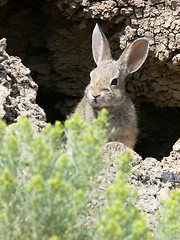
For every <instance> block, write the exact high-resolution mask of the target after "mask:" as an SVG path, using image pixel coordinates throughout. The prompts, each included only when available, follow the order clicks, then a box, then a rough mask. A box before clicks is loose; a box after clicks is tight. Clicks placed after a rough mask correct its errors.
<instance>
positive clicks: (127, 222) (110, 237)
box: [94, 151, 151, 240]
mask: <svg viewBox="0 0 180 240" xmlns="http://www.w3.org/2000/svg"><path fill="white" fill-rule="evenodd" d="M131 161H132V158H131V156H130V152H129V151H128V152H126V154H124V155H121V156H120V159H119V161H118V163H117V165H118V168H119V169H118V175H117V177H116V179H115V181H114V183H113V184H111V185H110V186H109V187H108V188H107V190H106V202H105V205H104V206H103V208H102V211H101V213H100V220H99V223H98V224H97V229H96V234H95V238H94V239H95V240H118V239H123V240H124V239H126V240H137V239H138V240H141V239H142V240H145V239H150V235H151V233H150V231H149V230H148V228H147V227H146V224H145V214H144V213H142V212H141V213H140V212H138V209H137V208H136V207H135V206H133V202H135V200H136V199H137V193H136V190H135V189H131V187H130V185H129V184H128V180H127V176H128V173H129V172H130V167H129V163H130V162H131Z"/></svg>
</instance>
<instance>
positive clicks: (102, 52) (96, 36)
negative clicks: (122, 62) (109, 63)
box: [92, 23, 112, 65]
mask: <svg viewBox="0 0 180 240" xmlns="http://www.w3.org/2000/svg"><path fill="white" fill-rule="evenodd" d="M92 52H93V58H94V61H95V63H96V64H97V65H99V64H100V63H101V62H102V61H104V60H111V59H112V57H111V49H110V46H109V43H108V40H107V38H106V37H105V35H104V33H103V32H102V31H101V29H100V28H99V25H98V24H97V23H96V26H95V28H94V30H93V34H92Z"/></svg>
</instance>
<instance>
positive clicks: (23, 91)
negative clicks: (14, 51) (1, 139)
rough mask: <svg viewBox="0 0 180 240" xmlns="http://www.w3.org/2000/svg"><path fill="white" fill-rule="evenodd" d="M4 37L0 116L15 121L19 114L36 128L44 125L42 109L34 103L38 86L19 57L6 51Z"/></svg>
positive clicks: (0, 59)
mask: <svg viewBox="0 0 180 240" xmlns="http://www.w3.org/2000/svg"><path fill="white" fill-rule="evenodd" d="M6 45H7V43H6V39H5V38H3V39H1V40H0V118H1V119H3V120H5V121H6V122H7V123H14V122H16V121H17V119H18V116H19V115H23V116H25V117H28V118H30V119H31V121H32V123H33V125H34V126H35V128H36V129H41V128H42V127H43V126H44V125H45V121H46V116H45V113H44V110H43V109H42V108H40V107H39V106H38V105H37V104H36V94H37V89H38V86H37V84H36V83H35V82H34V81H33V80H32V78H31V76H30V70H29V69H28V68H26V67H25V66H24V65H23V64H22V62H21V59H20V58H19V57H13V56H9V55H8V54H7V52H6Z"/></svg>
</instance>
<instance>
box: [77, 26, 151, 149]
mask: <svg viewBox="0 0 180 240" xmlns="http://www.w3.org/2000/svg"><path fill="white" fill-rule="evenodd" d="M148 51H149V42H148V39H146V38H139V39H137V40H135V41H134V42H133V43H131V44H130V45H129V46H128V47H127V48H126V49H125V50H124V52H123V53H122V54H121V56H120V57H119V59H118V60H117V61H115V60H113V58H112V56H111V50H110V46H109V43H108V40H107V38H106V37H105V35H104V33H103V32H102V31H101V29H100V27H99V25H98V24H97V23H96V25H95V27H94V30H93V34H92V53H93V58H94V61H95V63H96V65H97V67H96V68H95V69H93V70H92V71H91V73H90V78H91V81H90V83H89V85H88V86H87V87H86V89H85V95H84V97H83V98H82V100H81V101H80V103H79V104H78V105H77V107H76V109H75V111H74V112H75V113H79V115H80V117H81V118H82V119H83V120H85V121H86V122H87V123H88V124H92V121H93V119H94V118H96V117H97V113H98V111H99V110H101V109H102V108H105V109H107V111H108V122H109V128H110V130H111V129H114V131H111V132H112V134H111V136H110V138H109V140H110V141H120V142H122V143H124V144H125V145H126V146H127V147H129V148H131V149H133V148H134V146H135V143H136V138H137V133H138V128H137V117H136V111H135V107H134V105H133V103H132V101H131V100H130V98H129V97H128V95H127V93H126V90H125V78H126V77H127V75H128V74H130V73H133V72H135V71H137V70H138V69H139V68H140V67H141V66H142V64H143V63H144V61H145V60H146V58H147V56H148Z"/></svg>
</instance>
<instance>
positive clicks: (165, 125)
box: [135, 103, 180, 159]
mask: <svg viewBox="0 0 180 240" xmlns="http://www.w3.org/2000/svg"><path fill="white" fill-rule="evenodd" d="M179 119H180V109H179V108H170V107H164V108H160V107H156V106H155V105H154V104H151V103H142V104H141V106H140V107H139V108H138V120H139V131H140V132H139V136H138V141H137V144H136V148H135V151H137V152H138V153H139V154H140V155H141V156H142V157H143V158H145V157H154V158H157V159H162V158H163V157H165V156H168V155H169V152H170V151H171V150H172V146H173V144H174V143H175V142H176V141H177V140H178V138H179V134H180V124H179Z"/></svg>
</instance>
